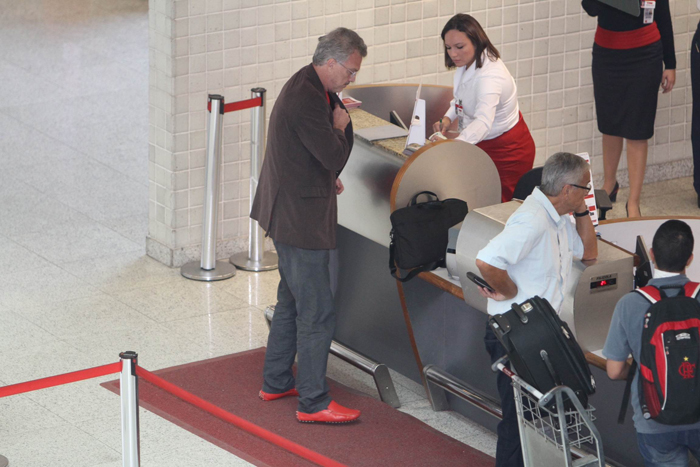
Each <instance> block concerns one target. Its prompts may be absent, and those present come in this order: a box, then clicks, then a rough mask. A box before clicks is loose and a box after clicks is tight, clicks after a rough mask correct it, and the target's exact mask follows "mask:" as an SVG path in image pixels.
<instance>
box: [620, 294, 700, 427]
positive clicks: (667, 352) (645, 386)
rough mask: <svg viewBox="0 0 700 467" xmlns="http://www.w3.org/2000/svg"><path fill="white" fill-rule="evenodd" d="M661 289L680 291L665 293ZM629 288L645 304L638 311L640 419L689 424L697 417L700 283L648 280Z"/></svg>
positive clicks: (699, 416)
mask: <svg viewBox="0 0 700 467" xmlns="http://www.w3.org/2000/svg"><path fill="white" fill-rule="evenodd" d="M667 289H676V290H678V289H680V292H679V293H678V295H677V296H672V297H669V296H667V295H666V293H665V290H667ZM635 292H637V293H639V294H640V295H641V296H643V297H644V298H645V299H646V300H648V301H649V302H650V303H651V306H650V307H649V309H648V310H647V312H646V314H645V316H644V328H643V330H642V351H641V354H640V361H639V369H640V378H639V381H640V388H639V389H640V390H639V399H640V400H639V402H640V404H641V406H642V411H643V414H644V418H651V419H653V420H654V421H657V422H659V423H663V424H665V425H687V424H690V423H695V422H697V421H698V420H700V376H699V375H698V361H699V360H700V358H699V357H700V303H698V301H697V296H698V292H700V284H699V283H697V282H688V283H686V284H685V286H663V287H661V288H656V287H654V286H653V285H648V286H646V287H642V288H640V289H637V290H636V291H635ZM630 373H631V372H630ZM630 378H631V376H630Z"/></svg>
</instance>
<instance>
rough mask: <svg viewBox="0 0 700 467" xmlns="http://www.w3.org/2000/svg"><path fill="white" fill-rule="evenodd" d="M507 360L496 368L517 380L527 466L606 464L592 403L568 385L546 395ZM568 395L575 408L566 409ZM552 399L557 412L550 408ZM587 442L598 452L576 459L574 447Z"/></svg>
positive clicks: (514, 381) (514, 392)
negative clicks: (518, 372) (585, 401)
mask: <svg viewBox="0 0 700 467" xmlns="http://www.w3.org/2000/svg"><path fill="white" fill-rule="evenodd" d="M506 361H507V357H504V358H502V359H500V360H498V361H497V362H496V363H494V365H493V369H494V371H502V372H503V373H505V374H506V375H507V376H508V377H509V378H510V379H511V380H512V381H513V396H514V397H515V405H516V409H517V412H518V428H519V429H520V443H521V445H522V450H523V460H524V463H525V467H560V466H562V465H565V466H566V467H584V466H594V465H597V466H599V467H605V456H604V454H603V441H602V439H601V437H600V433H599V432H598V429H597V428H596V427H595V425H594V424H593V420H594V419H595V417H593V414H592V412H593V411H594V410H595V408H593V407H592V406H591V405H589V406H588V407H587V408H585V409H584V408H583V405H582V404H581V402H580V401H579V400H578V397H577V396H576V395H575V394H574V391H572V390H571V388H569V387H567V386H556V387H554V388H552V389H551V390H549V391H548V392H547V393H545V394H542V393H541V392H540V391H538V390H537V389H535V388H534V387H532V386H531V385H530V384H528V383H527V382H525V381H524V380H523V379H521V378H520V377H518V376H517V375H516V374H515V373H513V372H512V371H511V370H510V369H509V368H507V367H506V366H505V363H506ZM564 395H566V396H567V397H568V398H569V400H570V401H571V402H572V403H573V405H574V408H573V409H570V410H565V407H564ZM552 401H554V402H555V406H556V411H552V410H550V409H549V408H548V407H551V404H552ZM583 443H589V444H593V443H595V454H593V453H590V454H587V455H585V456H584V457H582V458H580V459H575V460H572V455H571V449H572V448H573V447H576V448H581V445H582V444H583ZM587 451H588V450H587ZM562 459H563V460H564V462H562Z"/></svg>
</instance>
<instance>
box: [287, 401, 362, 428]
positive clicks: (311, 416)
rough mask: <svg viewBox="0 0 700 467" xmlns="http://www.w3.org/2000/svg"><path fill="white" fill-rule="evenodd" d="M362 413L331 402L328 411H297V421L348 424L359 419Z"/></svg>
mask: <svg viewBox="0 0 700 467" xmlns="http://www.w3.org/2000/svg"><path fill="white" fill-rule="evenodd" d="M359 416H360V411H359V410H354V409H348V408H347V407H343V406H342V405H340V404H336V403H335V402H334V401H331V403H330V404H328V408H327V409H326V410H321V411H320V412H315V413H304V412H299V411H297V420H299V421H300V422H302V423H348V422H352V421H355V420H357V419H358V418H359Z"/></svg>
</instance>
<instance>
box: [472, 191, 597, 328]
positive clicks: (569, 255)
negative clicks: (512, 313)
mask: <svg viewBox="0 0 700 467" xmlns="http://www.w3.org/2000/svg"><path fill="white" fill-rule="evenodd" d="M582 256H583V241H582V240H581V237H580V236H579V234H578V232H577V231H576V226H575V224H574V223H572V222H571V220H570V218H569V215H568V214H565V215H563V216H560V215H559V214H558V213H557V211H556V210H555V209H554V206H553V205H552V203H551V202H550V201H549V199H548V198H547V197H546V196H545V194H544V193H542V192H541V191H540V189H539V188H535V190H534V191H533V192H532V194H531V195H530V196H528V197H527V199H526V200H525V201H524V202H523V204H522V206H520V207H519V208H518V209H517V210H516V211H515V212H514V213H513V214H512V215H511V216H510V218H509V219H508V222H506V225H505V227H504V228H503V231H502V232H501V233H499V234H498V235H496V236H495V237H494V238H492V239H491V241H490V242H489V243H488V245H486V247H484V248H483V249H482V250H481V251H479V253H478V254H477V256H476V257H477V259H480V260H481V261H483V262H485V263H488V264H490V265H491V266H493V267H496V268H499V269H504V270H506V271H507V272H508V276H510V278H511V279H512V280H513V282H514V283H515V285H516V286H517V287H518V294H517V295H516V296H515V297H514V298H512V299H509V300H504V301H496V300H491V299H489V300H488V308H487V310H488V312H489V314H490V315H495V314H498V313H505V312H506V311H508V310H509V309H510V305H511V304H512V303H513V302H516V303H522V302H524V301H525V300H527V299H529V298H532V297H533V296H535V295H539V296H540V297H542V298H545V299H547V301H548V302H549V303H550V304H551V305H552V307H553V308H554V309H555V310H557V312H559V311H560V308H561V305H562V302H563V301H564V291H565V290H566V286H567V282H568V280H569V277H570V276H571V269H572V265H573V260H574V258H579V259H580V258H581V257H582Z"/></svg>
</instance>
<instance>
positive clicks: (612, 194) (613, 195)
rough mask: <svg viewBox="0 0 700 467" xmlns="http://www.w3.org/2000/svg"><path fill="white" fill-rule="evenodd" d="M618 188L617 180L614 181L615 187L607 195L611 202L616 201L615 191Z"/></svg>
mask: <svg viewBox="0 0 700 467" xmlns="http://www.w3.org/2000/svg"><path fill="white" fill-rule="evenodd" d="M619 190H620V184H619V183H617V182H615V188H613V190H612V191H611V192H610V194H609V195H608V198H610V201H612V202H613V203H614V202H615V201H617V192H618V191H619Z"/></svg>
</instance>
